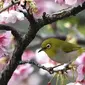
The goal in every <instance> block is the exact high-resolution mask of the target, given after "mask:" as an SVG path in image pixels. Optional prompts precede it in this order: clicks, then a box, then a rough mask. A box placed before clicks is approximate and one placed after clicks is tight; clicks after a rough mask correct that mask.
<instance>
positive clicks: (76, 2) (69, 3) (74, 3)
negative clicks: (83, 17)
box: [55, 0, 85, 7]
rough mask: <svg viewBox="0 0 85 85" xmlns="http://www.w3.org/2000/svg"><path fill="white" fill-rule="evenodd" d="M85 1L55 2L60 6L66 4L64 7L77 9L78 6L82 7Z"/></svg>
mask: <svg viewBox="0 0 85 85" xmlns="http://www.w3.org/2000/svg"><path fill="white" fill-rule="evenodd" d="M84 1H85V0H55V2H56V3H58V4H61V5H62V4H64V5H68V6H73V7H76V6H78V5H81V6H82V3H83V2H84Z"/></svg>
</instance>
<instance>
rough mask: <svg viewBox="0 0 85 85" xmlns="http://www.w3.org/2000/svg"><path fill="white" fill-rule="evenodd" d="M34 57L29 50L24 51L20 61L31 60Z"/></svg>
mask: <svg viewBox="0 0 85 85" xmlns="http://www.w3.org/2000/svg"><path fill="white" fill-rule="evenodd" d="M34 57H35V53H34V52H33V51H30V50H26V51H25V52H24V53H23V55H22V60H23V61H26V60H31V59H33V58H34Z"/></svg>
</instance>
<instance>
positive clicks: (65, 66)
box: [19, 60, 71, 74]
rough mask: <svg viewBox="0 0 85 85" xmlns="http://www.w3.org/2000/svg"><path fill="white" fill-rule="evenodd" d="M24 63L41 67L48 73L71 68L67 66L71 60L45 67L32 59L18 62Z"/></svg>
mask: <svg viewBox="0 0 85 85" xmlns="http://www.w3.org/2000/svg"><path fill="white" fill-rule="evenodd" d="M26 63H29V64H32V65H35V66H36V67H38V68H41V69H43V70H46V71H48V72H49V73H50V74H53V73H54V72H59V71H62V72H66V71H67V70H70V69H71V68H69V65H70V64H71V62H69V63H65V64H62V65H56V66H54V67H49V68H47V67H45V66H42V65H40V64H39V63H37V62H35V61H33V60H30V61H20V62H19V65H21V64H26Z"/></svg>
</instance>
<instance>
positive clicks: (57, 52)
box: [39, 38, 85, 64]
mask: <svg viewBox="0 0 85 85" xmlns="http://www.w3.org/2000/svg"><path fill="white" fill-rule="evenodd" d="M40 51H45V52H46V54H47V55H48V57H49V58H50V59H52V60H54V61H56V62H59V63H62V64H64V63H68V62H70V61H74V60H75V59H76V58H77V57H78V56H79V55H80V54H81V53H83V52H84V51H85V49H84V48H82V47H80V46H79V45H76V44H72V43H69V42H67V41H63V40H59V39H56V38H49V39H46V40H45V41H43V43H42V45H41V49H40V50H39V52H40Z"/></svg>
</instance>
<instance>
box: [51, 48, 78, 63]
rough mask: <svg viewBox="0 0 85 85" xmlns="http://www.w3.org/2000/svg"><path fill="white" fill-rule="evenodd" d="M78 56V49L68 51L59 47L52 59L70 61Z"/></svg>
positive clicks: (63, 61) (62, 61)
mask: <svg viewBox="0 0 85 85" xmlns="http://www.w3.org/2000/svg"><path fill="white" fill-rule="evenodd" d="M77 56H78V51H72V52H69V53H66V52H64V51H63V50H62V49H59V50H57V52H56V56H54V57H52V59H53V60H54V61H57V62H59V63H68V62H70V61H73V60H75V59H76V57H77Z"/></svg>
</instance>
